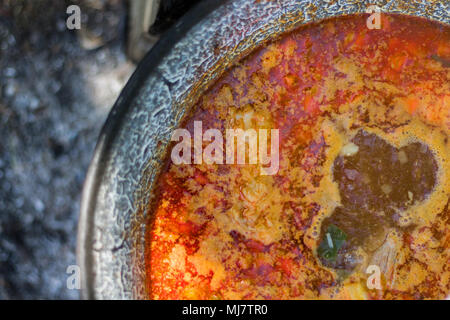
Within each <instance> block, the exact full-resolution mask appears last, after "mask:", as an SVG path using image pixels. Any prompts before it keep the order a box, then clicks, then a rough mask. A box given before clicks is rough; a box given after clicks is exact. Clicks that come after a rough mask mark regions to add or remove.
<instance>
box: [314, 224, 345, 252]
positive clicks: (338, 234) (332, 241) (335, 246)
mask: <svg viewBox="0 0 450 320" xmlns="http://www.w3.org/2000/svg"><path fill="white" fill-rule="evenodd" d="M346 239H347V235H346V234H345V232H344V231H342V230H341V229H339V228H338V227H337V226H335V225H334V224H330V225H329V226H328V229H327V232H326V233H325V236H324V237H323V239H322V242H321V243H320V245H319V248H317V253H318V255H319V256H320V257H321V258H324V259H325V260H327V261H336V257H337V254H338V252H339V249H341V248H342V246H343V245H344V243H345V240H346Z"/></svg>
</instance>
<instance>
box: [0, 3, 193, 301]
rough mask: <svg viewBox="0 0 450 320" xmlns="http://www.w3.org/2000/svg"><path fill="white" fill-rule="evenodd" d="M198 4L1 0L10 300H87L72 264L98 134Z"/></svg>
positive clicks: (3, 289)
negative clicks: (143, 65)
mask: <svg viewBox="0 0 450 320" xmlns="http://www.w3.org/2000/svg"><path fill="white" fill-rule="evenodd" d="M197 2H199V1H198V0H197V1H195V0H194V1H187V0H177V1H175V0H162V1H153V0H129V1H121V0H79V1H66V0H0V299H77V298H79V291H78V290H69V289H68V288H67V286H66V281H67V277H68V276H69V275H68V274H67V273H66V270H67V267H68V266H69V265H74V264H76V258H75V248H76V234H77V221H78V211H79V207H80V194H81V189H82V186H83V181H84V178H85V174H86V170H87V167H88V165H89V162H90V160H91V157H92V153H93V150H94V147H95V144H96V141H97V137H98V134H99V132H100V129H101V127H102V125H103V123H104V121H105V120H106V117H107V115H108V112H109V110H110V108H111V107H112V105H113V104H114V102H115V100H116V99H117V97H118V95H119V93H120V91H121V90H122V88H123V87H124V85H125V84H126V82H127V80H128V79H129V77H130V76H131V74H132V73H133V71H134V69H135V67H136V62H137V61H138V60H140V59H141V58H142V56H143V54H145V52H146V51H148V50H149V49H150V48H151V46H152V45H153V44H154V43H155V42H156V41H157V40H158V38H159V37H160V36H161V35H162V34H163V33H164V32H165V31H166V30H167V29H168V28H170V26H171V25H172V24H173V23H174V22H176V21H177V19H179V18H180V17H181V16H182V15H183V14H184V13H185V12H186V11H187V10H189V9H190V8H191V7H192V6H193V5H195V4H196V3H197ZM72 4H75V5H78V6H79V7H80V9H81V29H80V30H68V28H67V26H66V20H67V18H68V17H69V15H68V14H67V13H66V9H67V7H68V6H70V5H72ZM143 9H145V10H143Z"/></svg>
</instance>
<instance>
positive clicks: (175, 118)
mask: <svg viewBox="0 0 450 320" xmlns="http://www.w3.org/2000/svg"><path fill="white" fill-rule="evenodd" d="M373 4H375V5H377V6H378V7H379V8H380V9H381V12H387V13H399V14H405V15H412V16H421V17H425V18H427V19H431V20H435V21H439V22H442V23H445V24H449V22H450V15H449V12H448V3H447V0H438V1H430V2H428V3H427V4H425V3H424V2H423V1H416V0H411V1H355V0H326V1H325V0H324V1H315V0H309V1H307V0H299V1H290V0H278V1H265V0H262V1H256V0H251V1H249V0H229V1H219V0H209V1H205V2H203V3H200V4H199V5H198V6H197V7H195V8H194V9H193V10H191V11H190V12H188V13H187V14H186V15H185V16H184V17H183V18H182V19H181V20H180V21H179V22H178V23H177V24H176V25H175V26H173V27H172V28H171V29H170V30H169V31H168V32H167V33H166V34H165V35H164V36H163V37H162V38H161V40H160V41H159V42H158V43H157V44H156V45H155V46H154V47H153V48H152V50H151V51H150V52H149V53H148V54H147V55H146V56H145V58H144V59H143V60H142V61H141V63H140V64H139V65H138V67H137V69H136V71H135V73H134V74H133V76H132V77H131V79H130V80H129V82H128V84H127V85H126V87H125V88H124V89H123V91H122V93H121V94H120V96H119V98H118V99H117V101H116V103H115V105H114V107H113V108H112V111H111V113H110V114H109V117H108V119H107V121H106V123H105V125H104V127H103V129H102V131H101V134H100V137H99V140H98V143H97V146H96V149H95V153H94V156H93V159H92V162H91V165H90V167H89V170H88V173H87V178H86V182H85V185H84V190H83V195H82V203H81V213H80V221H79V229H78V248H77V256H78V263H79V265H80V267H81V277H82V296H83V297H84V298H88V299H145V298H148V293H147V292H146V289H145V277H146V272H145V254H144V252H145V233H146V230H145V229H146V227H147V223H146V222H147V221H148V219H150V218H151V217H150V216H149V215H151V212H148V211H149V210H147V209H146V208H148V207H149V205H150V204H151V202H152V201H153V200H154V197H155V195H154V193H153V192H152V190H153V188H154V182H155V181H156V179H157V177H158V173H159V172H160V169H161V167H162V165H163V163H164V158H165V155H166V149H167V146H168V144H169V142H170V137H171V134H172V132H173V130H174V129H176V128H177V127H178V126H179V124H180V122H181V121H182V120H183V117H184V116H185V115H187V114H188V113H189V111H190V109H191V108H192V107H193V105H194V104H195V102H196V100H197V99H198V98H199V96H200V95H201V94H202V93H203V92H205V90H207V89H208V87H209V86H210V85H211V84H212V83H213V82H214V80H215V79H217V78H218V77H220V75H221V74H222V73H223V72H224V70H226V69H227V68H228V67H230V66H232V65H233V64H234V63H236V62H237V61H238V60H240V59H241V58H242V57H243V56H245V55H247V54H248V53H250V52H251V51H253V50H254V49H255V48H256V47H258V46H261V45H264V44H265V43H267V42H269V41H273V40H274V39H277V37H279V36H280V35H281V34H283V33H285V32H288V31H291V30H293V29H295V28H296V27H298V26H300V25H302V24H305V23H309V22H317V21H320V20H322V19H325V18H330V17H335V16H341V15H349V14H357V13H366V10H367V8H368V7H369V6H371V5H373Z"/></svg>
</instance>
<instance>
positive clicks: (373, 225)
mask: <svg viewBox="0 0 450 320" xmlns="http://www.w3.org/2000/svg"><path fill="white" fill-rule="evenodd" d="M352 142H353V143H354V144H356V145H357V146H358V152H356V153H355V154H352V155H350V156H342V155H341V156H339V157H337V158H336V160H335V161H334V168H333V178H334V180H335V181H336V182H337V183H338V185H339V193H340V196H341V202H342V206H341V207H338V208H336V209H335V211H334V212H333V214H332V215H331V216H330V217H328V218H327V219H325V220H324V222H323V223H322V227H321V239H322V243H323V241H327V238H326V236H327V235H326V230H328V227H329V226H330V225H335V226H337V227H338V228H339V229H341V230H342V231H343V232H344V233H345V234H346V236H347V239H346V243H345V245H344V246H343V247H342V248H341V249H340V250H339V252H338V255H337V257H336V259H334V260H333V261H330V260H329V259H328V260H327V259H326V258H324V257H320V258H321V261H322V263H323V264H324V265H326V266H329V267H332V268H336V269H346V270H351V269H353V268H354V267H355V261H357V260H358V259H357V258H356V257H355V254H354V252H355V249H356V248H358V247H360V246H362V247H363V248H364V249H365V250H367V251H370V249H371V248H372V249H373V247H374V246H373V244H374V243H379V242H380V241H382V240H383V239H384V237H385V235H386V232H387V230H388V229H389V228H393V227H398V226H397V225H396V219H397V217H398V214H396V213H397V212H398V211H403V210H406V209H407V208H408V207H409V206H411V205H412V204H414V203H416V202H417V201H423V200H424V199H425V198H426V197H427V195H428V194H429V193H430V192H431V191H432V189H433V188H434V186H435V184H436V172H437V168H438V167H437V163H436V160H435V158H434V156H433V154H432V152H431V151H430V149H429V148H428V147H427V146H426V145H424V144H421V143H419V142H415V143H411V144H409V145H407V146H405V147H402V148H400V149H397V148H395V147H393V146H392V145H390V144H389V143H387V142H386V141H384V140H383V139H381V138H380V137H378V136H377V135H375V134H371V133H367V132H366V131H363V130H361V131H359V132H358V133H357V135H356V136H355V137H354V139H353V140H352ZM369 242H370V243H369Z"/></svg>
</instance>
